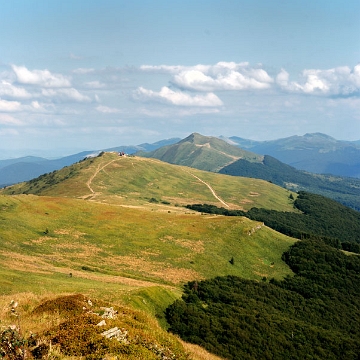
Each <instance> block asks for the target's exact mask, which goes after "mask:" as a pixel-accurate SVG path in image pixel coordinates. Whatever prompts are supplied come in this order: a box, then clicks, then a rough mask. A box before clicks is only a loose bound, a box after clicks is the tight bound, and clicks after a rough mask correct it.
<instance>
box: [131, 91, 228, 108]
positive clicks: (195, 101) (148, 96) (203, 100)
mask: <svg viewBox="0 0 360 360" xmlns="http://www.w3.org/2000/svg"><path fill="white" fill-rule="evenodd" d="M134 95H135V98H136V99H139V100H142V101H149V100H153V101H157V102H161V103H165V104H172V105H177V106H199V107H213V106H221V105H223V102H222V101H221V100H220V99H219V98H218V97H217V96H216V95H215V94H213V93H207V94H206V95H195V96H191V95H189V94H186V93H184V92H180V91H173V90H171V89H169V88H168V87H167V86H164V87H162V88H161V90H160V91H159V92H156V91H152V90H147V89H145V88H143V87H139V88H138V89H137V90H136V91H135V94H134Z"/></svg>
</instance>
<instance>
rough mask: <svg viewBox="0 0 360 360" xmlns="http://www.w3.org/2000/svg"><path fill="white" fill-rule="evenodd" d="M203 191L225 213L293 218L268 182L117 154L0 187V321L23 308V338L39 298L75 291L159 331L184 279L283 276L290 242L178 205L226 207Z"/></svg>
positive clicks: (283, 195)
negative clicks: (12, 308)
mask: <svg viewBox="0 0 360 360" xmlns="http://www.w3.org/2000/svg"><path fill="white" fill-rule="evenodd" d="M200 180H201V181H200ZM210 189H212V190H213V192H214V193H215V194H216V195H217V197H218V198H220V199H221V200H222V201H223V202H225V203H226V204H227V205H228V206H229V207H231V208H241V209H245V210H247V209H249V208H251V207H253V206H257V207H264V208H270V209H275V210H279V209H282V210H286V211H293V206H292V202H291V200H290V199H289V194H290V193H289V192H288V191H287V190H285V189H282V188H280V187H277V186H275V185H273V184H270V183H268V182H265V181H261V180H255V179H247V178H238V177H230V176H226V175H219V174H213V173H207V172H204V171H200V170H195V169H190V168H186V167H180V166H175V165H169V164H165V163H162V162H161V161H158V160H153V159H144V158H138V157H127V158H126V157H121V158H120V157H118V156H117V155H116V154H104V155H103V156H100V157H97V158H93V159H87V160H85V161H82V162H80V163H77V164H74V165H73V166H71V167H66V168H64V169H62V170H60V171H58V172H54V173H51V174H48V175H45V176H42V177H40V178H38V179H36V180H33V181H31V182H28V183H23V184H19V185H15V186H13V187H8V188H7V189H4V190H2V192H1V194H0V224H1V226H0V242H1V248H0V310H1V309H2V313H0V315H1V320H0V325H1V326H4V325H6V324H7V323H8V322H9V316H8V315H7V314H8V311H7V306H8V305H7V304H8V303H9V301H10V299H15V300H16V301H19V303H20V307H21V311H22V313H23V314H24V315H23V317H22V319H23V320H22V321H23V329H24V331H30V330H31V331H34V328H35V330H36V328H37V327H41V326H45V325H44V321H45V320H44V318H42V317H40V318H39V317H37V318H36V319H35V318H34V316H33V315H32V313H31V310H32V309H34V308H35V307H36V306H37V305H38V304H39V303H41V301H44V299H51V298H54V297H56V296H60V295H64V294H79V293H81V294H84V295H85V296H87V297H89V298H94V299H98V300H99V301H102V302H105V303H107V304H114V305H116V306H119V307H121V308H122V309H128V310H126V311H130V312H131V311H132V312H135V313H136V314H145V313H146V315H141V316H145V317H143V319H145V318H146V319H153V320H146V321H145V320H144V322H145V323H147V324H149V321H150V323H151V321H156V323H158V322H159V323H160V325H161V326H163V327H166V324H165V320H164V318H163V311H164V309H165V308H166V307H167V306H168V305H169V304H170V303H172V302H173V301H174V300H175V299H176V298H178V297H180V296H181V292H182V285H183V284H184V283H185V282H187V281H190V280H201V279H207V278H212V277H215V276H221V275H237V276H241V277H244V278H247V279H255V280H259V281H260V280H261V279H262V278H263V277H267V278H272V277H274V278H278V279H280V278H282V277H284V276H286V275H290V274H291V271H290V269H289V268H288V267H287V266H286V265H285V263H284V262H283V261H282V260H281V255H282V253H283V252H284V251H285V250H287V249H288V247H289V246H290V245H291V244H293V243H294V239H292V238H289V237H286V236H284V235H282V234H279V233H277V232H275V231H273V230H271V229H269V228H267V227H266V226H263V224H262V223H259V222H254V221H251V220H249V219H247V218H243V217H224V216H211V215H202V214H199V213H195V212H193V211H189V210H188V209H185V208H183V207H182V205H186V204H189V203H210V204H214V205H217V206H224V205H223V203H222V202H220V201H219V200H218V198H216V197H215V196H214V193H213V192H212V191H211V190H210ZM20 193H25V194H20ZM39 195H41V196H39ZM230 259H233V264H232V263H230ZM137 316H140V315H137ZM141 316H140V317H141ZM50 318H51V319H52V320H51V319H50V320H49V318H46V319H47V320H46V321H48V322H49V323H50V322H52V323H53V322H54V321H55V322H60V320H61V319H60V318H57V317H55V318H56V319H57V320H56V319H55V320H54V317H53V316H52V317H50ZM155 319H156V320H155ZM46 321H45V322H46ZM34 324H35V325H34ZM46 324H47V325H46V326H45V327H49V326H50V325H49V324H48V323H46ZM143 326H145V325H143ZM151 326H152V325H151ZM151 326H150V327H151ZM156 329H157V328H156ZM154 331H155V330H154ZM156 331H160V332H161V329H160V328H159V329H158V330H156ZM172 341H175V343H176V344H177V343H178V340H172ZM176 346H178V345H176ZM179 346H180V345H179ZM181 346H182V345H181ZM184 351H185V350H184ZM187 351H190V352H191V351H195V350H194V349H192V350H191V347H189V349H188V350H187ZM201 356H202V355H200V354H198V355H193V358H194V359H202V358H204V359H205V358H206V357H201ZM129 358H131V357H129ZM134 358H136V356H135V357H134ZM210 358H211V357H210V355H209V357H208V359H210Z"/></svg>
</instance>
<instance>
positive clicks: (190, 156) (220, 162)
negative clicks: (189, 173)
mask: <svg viewBox="0 0 360 360" xmlns="http://www.w3.org/2000/svg"><path fill="white" fill-rule="evenodd" d="M138 154H139V155H140V156H143V157H152V158H156V159H159V160H162V161H166V162H168V163H170V164H177V165H184V166H190V167H194V168H196V169H200V170H206V171H218V170H220V169H221V168H223V167H224V166H226V165H228V164H231V163H232V162H234V161H236V160H238V159H246V160H248V161H256V162H260V161H261V160H262V156H260V155H257V154H254V153H252V152H250V151H246V150H242V149H239V148H237V147H236V146H233V145H230V144H228V143H227V142H226V141H223V140H221V139H218V138H216V137H211V136H203V135H200V134H197V133H193V134H191V135H190V136H188V137H187V138H185V139H183V140H181V141H179V142H178V143H176V144H173V145H168V146H164V147H161V148H159V149H157V150H154V151H151V152H148V153H144V152H140V153H138Z"/></svg>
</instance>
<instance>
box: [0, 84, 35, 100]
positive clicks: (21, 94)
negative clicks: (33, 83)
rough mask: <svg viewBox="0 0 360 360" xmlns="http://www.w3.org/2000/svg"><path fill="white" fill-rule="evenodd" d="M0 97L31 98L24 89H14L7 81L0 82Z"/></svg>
mask: <svg viewBox="0 0 360 360" xmlns="http://www.w3.org/2000/svg"><path fill="white" fill-rule="evenodd" d="M0 96H5V97H11V98H15V99H27V98H30V97H31V94H30V93H28V92H27V91H26V90H25V89H24V88H20V87H16V86H14V85H13V84H11V83H10V82H8V81H5V80H2V81H1V82H0Z"/></svg>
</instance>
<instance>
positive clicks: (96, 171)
mask: <svg viewBox="0 0 360 360" xmlns="http://www.w3.org/2000/svg"><path fill="white" fill-rule="evenodd" d="M117 160H118V159H114V160H111V161H109V162H108V163H106V164H105V165H103V166H101V165H102V164H99V165H98V167H97V169H96V170H95V172H94V174H93V175H91V177H90V179H89V180H88V181H87V182H86V186H87V187H88V188H89V190H90V192H91V193H92V196H91V198H90V199H89V200H92V199H93V198H94V197H95V196H96V195H97V194H99V193H96V192H95V191H94V189H93V188H92V187H91V184H92V182H93V180H94V179H95V177H96V176H97V174H98V173H99V172H100V171H102V170H104V169H105V168H106V167H107V166H109V165H110V164H111V163H113V162H115V161H117Z"/></svg>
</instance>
